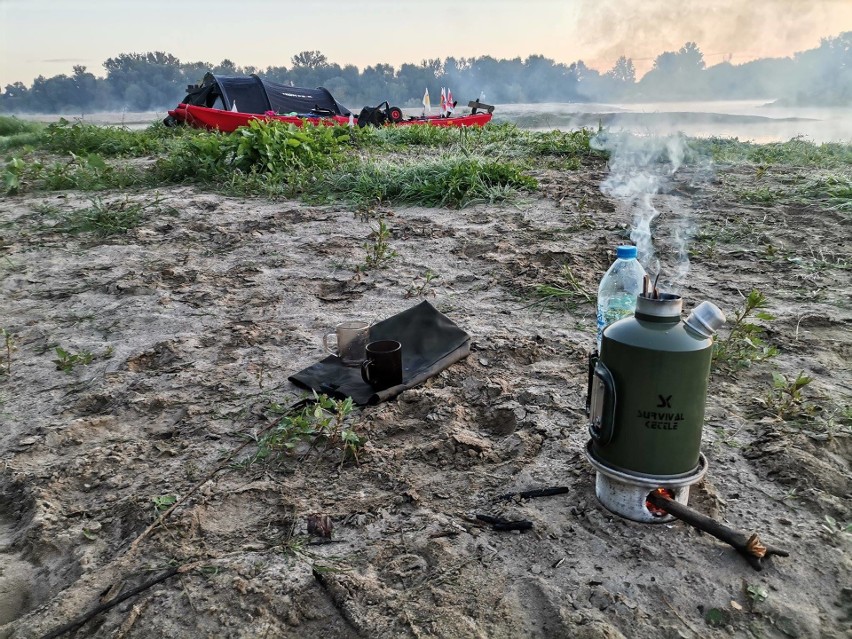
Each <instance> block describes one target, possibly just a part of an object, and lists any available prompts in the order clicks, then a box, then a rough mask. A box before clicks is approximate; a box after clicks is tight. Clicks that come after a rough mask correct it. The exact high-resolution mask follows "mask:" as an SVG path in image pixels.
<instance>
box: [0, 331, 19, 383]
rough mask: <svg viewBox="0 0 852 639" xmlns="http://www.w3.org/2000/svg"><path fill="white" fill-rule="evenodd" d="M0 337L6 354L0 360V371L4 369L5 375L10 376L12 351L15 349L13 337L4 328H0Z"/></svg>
mask: <svg viewBox="0 0 852 639" xmlns="http://www.w3.org/2000/svg"><path fill="white" fill-rule="evenodd" d="M0 336H2V337H3V346H4V348H5V351H6V354H5V356H4V357H3V358H0V365H2V368H0V371H2V370H3V369H5V373H6V375H11V374H12V351H14V350H15V349H16V346H15V336H14V335H12V333H10V332H9V331H7V330H6V329H5V328H0Z"/></svg>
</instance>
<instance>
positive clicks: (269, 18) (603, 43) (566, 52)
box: [0, 0, 852, 87]
mask: <svg viewBox="0 0 852 639" xmlns="http://www.w3.org/2000/svg"><path fill="white" fill-rule="evenodd" d="M843 31H852V0H445V1H441V0H428V1H425V2H424V1H421V0H298V1H291V0H173V1H170V2H166V1H163V0H145V1H137V0H0V87H5V86H6V85H7V84H10V83H12V82H16V81H20V82H23V83H24V84H26V85H27V86H30V85H31V84H32V80H33V79H34V78H35V77H36V76H38V75H44V76H45V77H50V76H53V75H57V74H60V73H66V74H71V73H72V67H73V66H74V65H76V64H79V65H84V66H86V67H87V68H88V70H89V71H90V72H92V73H94V74H95V75H98V76H102V75H104V69H103V66H102V64H103V62H104V61H105V60H106V59H107V58H110V57H114V56H116V55H118V54H119V53H145V52H148V51H165V52H167V53H171V54H173V55H174V56H176V57H177V58H178V59H180V60H181V61H182V62H196V61H203V62H209V63H214V64H215V63H219V62H221V61H222V60H223V59H225V58H227V59H230V60H232V61H233V62H235V63H236V64H237V65H240V66H245V65H254V66H256V67H258V68H260V69H263V68H264V67H267V66H270V65H274V66H291V61H290V59H291V57H292V56H293V55H294V54H296V53H299V52H300V51H305V50H319V51H321V52H322V53H324V54H325V55H326V56H327V57H328V59H329V61H330V62H336V63H338V64H340V65H345V64H354V65H356V66H357V67H358V68H360V69H363V68H364V67H365V66H368V65H374V64H377V63H380V62H382V63H388V64H391V65H393V66H394V67H397V68H399V65H400V64H402V63H404V62H411V63H415V64H416V63H419V62H420V61H421V60H423V59H426V58H442V59H443V58H446V57H448V56H454V57H473V56H483V55H490V56H493V57H495V58H498V59H499V58H513V57H521V58H526V57H527V56H529V55H531V54H541V55H544V56H545V57H548V58H551V59H553V60H556V61H557V62H566V63H570V62H574V61H576V60H583V61H585V62H586V64H587V65H589V66H590V67H593V68H596V69H599V70H601V71H604V70H606V69H608V68H610V67H611V66H612V64H613V62H614V61H615V60H616V59H617V58H618V57H619V56H621V55H625V56H627V57H630V58H632V59H633V61H634V64H635V65H636V68H637V71H639V72H644V71H646V70H647V69H648V68H649V66H650V64H651V63H652V61H653V59H654V58H655V57H656V56H657V55H658V54H660V53H662V52H663V51H676V50H677V49H679V48H680V47H681V46H682V45H683V44H684V43H685V42H688V41H694V42H697V43H698V46H699V48H700V49H701V51H703V52H704V56H705V60H706V62H707V63H708V65H712V64H715V63H717V62H721V61H722V60H723V59H724V58H725V57H727V56H731V57H730V59H731V61H732V62H733V63H735V64H736V63H738V62H745V61H747V60H750V59H753V58H756V57H766V56H784V55H790V54H792V53H794V52H796V51H802V50H805V49H810V48H814V47H816V46H818V45H819V41H820V38H821V37H827V36H836V35H838V34H839V33H841V32H843Z"/></svg>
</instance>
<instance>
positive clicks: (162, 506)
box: [151, 495, 177, 515]
mask: <svg viewBox="0 0 852 639" xmlns="http://www.w3.org/2000/svg"><path fill="white" fill-rule="evenodd" d="M151 501H152V502H154V511H155V513H156V514H158V515H159V514H160V513H161V512H163V511H164V510H168V509H169V508H170V507H171V506H173V505H174V504H175V502H176V501H177V495H158V496H157V497H153V498H152V499H151Z"/></svg>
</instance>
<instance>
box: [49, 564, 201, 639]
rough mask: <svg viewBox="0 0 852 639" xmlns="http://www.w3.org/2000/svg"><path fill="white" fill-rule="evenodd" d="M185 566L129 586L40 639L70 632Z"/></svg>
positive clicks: (184, 568)
mask: <svg viewBox="0 0 852 639" xmlns="http://www.w3.org/2000/svg"><path fill="white" fill-rule="evenodd" d="M187 568H189V566H175V567H173V568H169V569H168V570H167V571H165V572H164V573H162V574H160V575H158V576H157V577H154V578H153V579H149V580H148V581H146V582H145V583H143V584H140V585H139V586H136V588H131V589H130V590H128V591H127V592H125V593H124V594H121V595H118V596H117V597H115V598H114V599H110V600H109V601H107V602H106V603H102V604H101V605H99V606H95V607H94V608H92V609H91V610H89V612H86V613H84V614H82V615H80V616H79V617H77V618H76V619H74V620H73V621H70V622H68V623H66V624H65V625H64V626H59V627H58V628H54V629H53V630H51V631H50V632H48V633H47V634H46V635H44V636H43V637H42V638H41V639H56V637H61V636H62V635H64V634H65V633H66V632H71V631H72V630H76V629H77V628H79V627H80V626H82V625H83V624H85V623H86V622H87V621H89V620H90V619H92V618H93V617H94V616H96V615H98V614H100V613H102V612H104V611H106V610H109V609H110V608H112V607H114V606H117V605H118V604H120V603H121V602H122V601H124V600H125V599H130V597H133V596H134V595H138V594H139V593H140V592H143V591H145V590H148V588H150V587H151V586H156V585H157V584H158V583H160V582H162V581H165V580H166V579H168V578H169V577H172V576H174V575H176V574H177V573H178V572H182V571H184V570H186V569H187Z"/></svg>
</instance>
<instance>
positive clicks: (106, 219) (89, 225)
mask: <svg viewBox="0 0 852 639" xmlns="http://www.w3.org/2000/svg"><path fill="white" fill-rule="evenodd" d="M91 203H92V205H91V206H90V207H88V208H86V209H82V210H79V211H75V212H74V213H73V214H72V215H70V216H69V217H68V219H67V220H66V221H65V224H64V230H66V231H68V232H71V233H75V232H82V233H85V232H91V233H95V234H96V235H102V236H103V235H115V234H118V233H126V232H127V231H128V230H130V229H132V228H133V227H135V226H137V225H138V224H139V222H140V219H141V215H142V209H143V208H144V206H143V205H142V204H141V203H139V202H133V201H131V200H129V199H127V198H125V199H124V200H122V201H113V202H104V201H103V200H102V199H100V198H93V199H92V200H91Z"/></svg>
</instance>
